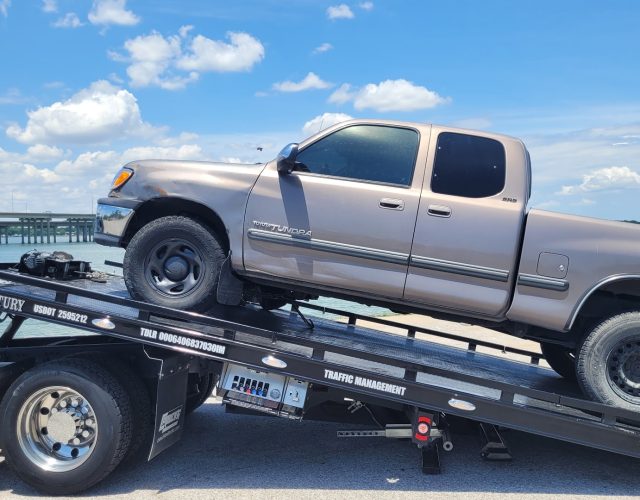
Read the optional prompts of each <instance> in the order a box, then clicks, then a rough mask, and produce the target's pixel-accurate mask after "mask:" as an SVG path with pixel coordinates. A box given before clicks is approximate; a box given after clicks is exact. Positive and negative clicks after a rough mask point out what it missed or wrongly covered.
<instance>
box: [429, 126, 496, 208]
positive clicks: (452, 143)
mask: <svg viewBox="0 0 640 500" xmlns="http://www.w3.org/2000/svg"><path fill="white" fill-rule="evenodd" d="M505 180H506V158H505V151H504V146H503V145H502V143H501V142H500V141H497V140H495V139H489V138H487V137H480V136H475V135H470V134H460V133H456V132H442V133H441V134H440V135H439V136H438V143H437V145H436V154H435V159H434V164H433V174H432V176H431V191H433V192H434V193H440V194H447V195H452V196H462V197H465V198H486V197H490V196H494V195H496V194H498V193H500V192H502V190H503V189H504V186H505Z"/></svg>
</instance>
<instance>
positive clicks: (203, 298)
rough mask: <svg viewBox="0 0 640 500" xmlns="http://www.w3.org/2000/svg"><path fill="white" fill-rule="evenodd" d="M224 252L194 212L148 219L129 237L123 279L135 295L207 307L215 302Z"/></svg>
mask: <svg viewBox="0 0 640 500" xmlns="http://www.w3.org/2000/svg"><path fill="white" fill-rule="evenodd" d="M224 258H225V257H224V251H223V249H222V245H221V244H220V241H219V240H218V237H217V236H216V234H215V233H214V232H213V231H212V230H211V229H209V228H208V227H206V226H204V225H202V224H200V223H199V222H196V221H195V220H193V219H191V218H189V217H183V216H178V215H172V216H168V217H161V218H159V219H156V220H154V221H151V222H149V223H148V224H147V225H146V226H144V227H143V228H142V229H140V230H139V231H138V232H137V233H136V234H135V236H134V237H133V238H132V239H131V241H130V242H129V245H128V246H127V251H126V253H125V256H124V262H123V270H124V280H125V283H126V285H127V289H128V290H129V293H131V295H132V296H133V298H135V299H138V300H143V301H146V302H151V303H153V304H158V305H161V306H166V307H173V308H175V309H187V310H190V311H195V312H206V311H207V310H209V309H211V307H212V306H214V305H215V304H216V290H217V287H218V279H219V276H220V269H221V268H222V263H223V262H224Z"/></svg>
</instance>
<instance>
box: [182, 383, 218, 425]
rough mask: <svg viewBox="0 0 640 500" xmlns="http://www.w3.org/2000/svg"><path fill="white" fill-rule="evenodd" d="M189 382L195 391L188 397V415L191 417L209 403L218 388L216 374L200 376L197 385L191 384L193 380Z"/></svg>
mask: <svg viewBox="0 0 640 500" xmlns="http://www.w3.org/2000/svg"><path fill="white" fill-rule="evenodd" d="M189 382H190V386H191V387H190V388H193V389H194V391H193V392H192V393H190V394H188V395H187V402H186V404H185V412H186V415H190V414H191V413H193V412H194V411H196V410H197V409H198V408H200V407H201V406H202V405H203V404H205V403H206V402H207V399H209V397H210V396H211V394H212V393H213V389H215V387H216V382H217V380H216V375H215V374H214V373H207V374H206V375H204V376H203V377H199V376H198V377H197V380H195V381H194V382H195V383H193V384H191V380H189Z"/></svg>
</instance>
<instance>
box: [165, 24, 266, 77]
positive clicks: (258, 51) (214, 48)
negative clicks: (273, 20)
mask: <svg viewBox="0 0 640 500" xmlns="http://www.w3.org/2000/svg"><path fill="white" fill-rule="evenodd" d="M227 37H228V38H229V41H230V43H226V42H224V41H222V40H211V39H210V38H207V37H205V36H202V35H197V36H196V37H195V38H194V39H193V40H192V41H191V44H190V46H189V49H188V51H187V53H186V54H185V55H184V56H183V57H182V58H180V59H179V60H178V61H177V64H176V66H177V67H178V68H180V69H183V70H187V71H201V72H204V71H216V72H220V73H226V72H231V71H249V70H250V69H251V68H253V66H254V65H256V64H257V63H259V62H260V61H262V60H263V59H264V46H263V45H262V43H260V40H258V39H257V38H254V37H252V36H251V35H250V34H248V33H241V32H231V31H230V32H228V33H227Z"/></svg>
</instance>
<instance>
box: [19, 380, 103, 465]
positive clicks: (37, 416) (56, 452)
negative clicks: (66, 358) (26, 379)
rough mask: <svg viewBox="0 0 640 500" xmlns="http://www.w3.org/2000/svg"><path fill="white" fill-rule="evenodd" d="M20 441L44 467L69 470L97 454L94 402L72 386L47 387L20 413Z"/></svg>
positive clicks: (38, 463)
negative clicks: (95, 449)
mask: <svg viewBox="0 0 640 500" xmlns="http://www.w3.org/2000/svg"><path fill="white" fill-rule="evenodd" d="M17 425H18V429H17V431H18V432H17V436H18V444H19V445H20V448H21V449H22V452H23V453H24V455H25V456H26V457H28V458H29V460H30V461H31V462H32V463H34V464H35V465H37V466H38V467H40V468H41V469H43V470H46V471H51V472H67V471H70V470H73V469H75V468H77V467H79V466H80V465H82V464H83V463H84V462H86V461H87V459H88V458H89V457H90V456H91V454H92V453H93V450H94V447H95V442H96V439H97V437H98V422H97V420H96V415H95V413H94V411H93V408H92V407H91V404H90V403H89V402H88V401H87V400H86V399H85V398H84V397H83V396H82V395H81V394H79V393H78V392H76V391H74V390H73V389H70V388H68V387H60V386H55V387H46V388H44V389H40V390H39V391H37V392H36V393H34V394H32V395H31V397H29V398H28V399H27V400H26V401H25V402H24V404H23V405H22V407H21V408H20V411H19V413H18V420H17Z"/></svg>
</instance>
